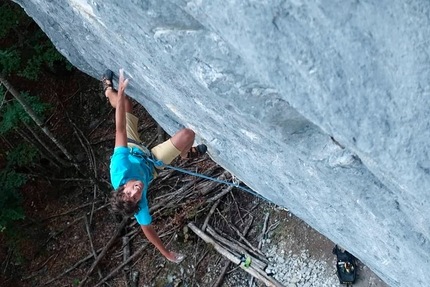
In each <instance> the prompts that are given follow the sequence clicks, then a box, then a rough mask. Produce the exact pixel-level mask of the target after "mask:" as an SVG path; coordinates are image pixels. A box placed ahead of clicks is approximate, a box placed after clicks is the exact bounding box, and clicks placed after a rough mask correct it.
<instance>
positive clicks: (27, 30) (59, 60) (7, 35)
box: [0, 2, 73, 80]
mask: <svg viewBox="0 0 430 287" xmlns="http://www.w3.org/2000/svg"><path fill="white" fill-rule="evenodd" d="M0 5H1V6H0V39H5V41H2V42H3V44H1V46H0V72H1V71H3V72H4V73H6V74H9V73H16V74H17V75H19V76H21V77H25V78H27V79H29V80H38V78H39V74H40V72H41V70H42V69H45V68H47V69H49V70H50V71H51V72H54V73H55V72H56V68H57V67H59V66H62V67H64V68H66V70H68V71H70V70H71V69H72V68H73V66H72V65H71V64H70V63H69V61H67V59H66V58H64V57H63V56H62V55H61V54H60V53H59V52H58V51H57V50H56V49H55V47H54V45H53V44H52V43H51V41H50V40H49V39H48V37H47V36H46V35H45V34H44V33H43V32H42V30H40V28H39V27H37V25H36V24H35V23H34V22H33V21H32V20H31V18H29V17H28V16H27V15H26V14H25V13H24V12H23V10H22V9H21V8H20V7H19V6H18V5H17V4H15V3H13V2H7V3H4V4H0Z"/></svg>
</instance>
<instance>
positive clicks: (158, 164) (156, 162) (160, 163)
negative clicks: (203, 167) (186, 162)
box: [131, 152, 274, 204]
mask: <svg viewBox="0 0 430 287" xmlns="http://www.w3.org/2000/svg"><path fill="white" fill-rule="evenodd" d="M131 154H132V155H134V156H136V157H140V158H144V159H146V160H147V161H149V162H151V163H152V164H153V165H154V166H156V167H164V168H169V169H173V170H176V171H179V172H182V173H185V174H189V175H193V176H197V177H201V178H204V179H207V180H211V181H215V182H218V183H222V184H225V185H228V186H233V187H236V188H239V189H241V190H243V191H246V192H248V193H250V194H252V195H254V196H257V197H259V198H261V199H263V200H266V201H269V202H270V203H273V202H272V201H270V200H268V199H267V198H265V197H263V196H261V195H260V194H258V193H256V192H255V191H253V190H251V189H249V188H246V187H243V186H241V185H240V181H239V179H238V178H237V177H236V176H234V175H232V177H233V182H228V181H225V180H222V179H218V178H214V177H210V176H207V175H204V174H201V173H197V172H193V171H190V170H186V169H183V168H179V167H176V166H172V165H169V164H165V163H164V162H163V161H161V160H158V159H155V158H153V156H152V154H151V156H148V155H147V154H146V153H136V152H131ZM273 204H274V203H273Z"/></svg>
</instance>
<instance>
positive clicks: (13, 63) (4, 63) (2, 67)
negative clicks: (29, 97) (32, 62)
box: [0, 48, 21, 74]
mask: <svg viewBox="0 0 430 287" xmlns="http://www.w3.org/2000/svg"><path fill="white" fill-rule="evenodd" d="M20 64H21V57H20V55H19V52H18V51H17V50H15V49H13V48H10V49H7V50H0V71H3V72H4V73H6V74H9V73H11V72H13V71H15V70H17V69H18V68H19V66H20Z"/></svg>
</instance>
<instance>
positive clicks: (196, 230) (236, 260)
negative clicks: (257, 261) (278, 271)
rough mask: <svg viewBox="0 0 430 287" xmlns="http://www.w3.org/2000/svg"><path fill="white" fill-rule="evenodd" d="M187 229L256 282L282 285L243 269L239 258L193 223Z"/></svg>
mask: <svg viewBox="0 0 430 287" xmlns="http://www.w3.org/2000/svg"><path fill="white" fill-rule="evenodd" d="M188 227H190V228H191V230H193V231H194V233H196V234H197V235H198V236H199V237H200V238H202V239H203V240H204V241H205V242H206V243H210V244H212V246H213V247H214V249H215V250H216V251H218V252H219V253H220V254H221V255H223V256H224V257H226V258H227V259H229V260H230V261H231V262H233V264H236V265H238V266H239V267H240V268H242V269H243V270H244V271H246V272H247V273H249V274H251V275H252V276H254V277H255V278H257V279H258V280H260V281H262V282H263V283H264V284H265V285H266V286H269V287H282V284H281V283H279V282H278V281H276V280H275V279H274V278H271V277H268V276H267V275H266V274H265V273H264V271H258V270H257V269H255V268H254V267H253V266H252V265H251V266H249V267H248V268H247V267H245V264H244V263H243V262H241V260H240V258H237V257H235V256H234V255H233V254H231V253H230V252H229V251H228V250H226V249H225V248H223V247H222V246H221V245H219V244H218V243H216V242H215V241H214V240H213V239H212V238H211V237H210V236H208V235H207V234H206V233H204V232H203V231H202V230H200V229H199V228H198V227H197V226H195V225H194V223H192V222H190V223H188Z"/></svg>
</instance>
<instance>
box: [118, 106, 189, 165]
mask: <svg viewBox="0 0 430 287" xmlns="http://www.w3.org/2000/svg"><path fill="white" fill-rule="evenodd" d="M125 117H126V120H127V124H126V126H127V138H129V139H132V140H135V141H137V142H139V143H140V142H141V140H140V138H139V133H138V131H137V122H138V118H137V117H136V116H135V115H133V114H130V113H126V114H125ZM127 146H128V147H137V148H139V149H140V150H142V151H143V152H146V151H145V150H144V149H143V148H142V147H141V146H139V145H136V144H133V143H128V144H127ZM151 152H152V154H153V155H154V156H155V157H156V158H157V159H159V160H162V161H163V162H164V163H165V164H170V163H171V162H172V161H173V159H174V158H175V157H177V156H178V155H180V154H181V151H180V150H178V149H177V148H176V147H175V146H174V145H173V143H172V141H171V140H170V139H168V140H167V141H165V142H163V143H161V144H159V145H157V146H155V147H153V148H152V149H151Z"/></svg>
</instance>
